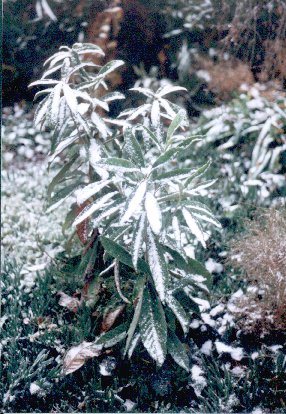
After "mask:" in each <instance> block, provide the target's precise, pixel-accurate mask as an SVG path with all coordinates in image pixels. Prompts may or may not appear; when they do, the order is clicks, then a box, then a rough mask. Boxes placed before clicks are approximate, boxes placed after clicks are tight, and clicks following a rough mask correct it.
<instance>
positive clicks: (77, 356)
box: [63, 341, 102, 375]
mask: <svg viewBox="0 0 286 414" xmlns="http://www.w3.org/2000/svg"><path fill="white" fill-rule="evenodd" d="M101 349H102V346H99V345H95V344H94V343H93V342H85V341H84V342H82V343H81V344H79V345H77V346H74V347H72V348H71V349H70V350H69V351H68V352H67V354H66V355H65V358H64V361H63V374H64V375H68V374H71V373H72V372H75V371H77V370H78V369H79V368H81V367H82V366H83V365H84V363H85V362H86V360H87V359H89V358H93V357H97V356H99V355H100V354H101Z"/></svg>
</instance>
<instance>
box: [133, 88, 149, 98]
mask: <svg viewBox="0 0 286 414" xmlns="http://www.w3.org/2000/svg"><path fill="white" fill-rule="evenodd" d="M129 90H130V91H135V92H139V93H142V94H143V95H145V96H147V97H148V98H153V97H154V93H153V92H152V91H151V90H150V89H148V88H141V87H136V88H131V89H129Z"/></svg>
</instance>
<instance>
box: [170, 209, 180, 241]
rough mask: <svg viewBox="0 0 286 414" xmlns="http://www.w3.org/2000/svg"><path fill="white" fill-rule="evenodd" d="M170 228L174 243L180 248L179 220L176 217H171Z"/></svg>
mask: <svg viewBox="0 0 286 414" xmlns="http://www.w3.org/2000/svg"><path fill="white" fill-rule="evenodd" d="M172 227H173V232H174V236H175V240H176V243H177V245H178V246H179V247H180V246H181V231H180V225H179V220H178V217H177V216H173V218H172Z"/></svg>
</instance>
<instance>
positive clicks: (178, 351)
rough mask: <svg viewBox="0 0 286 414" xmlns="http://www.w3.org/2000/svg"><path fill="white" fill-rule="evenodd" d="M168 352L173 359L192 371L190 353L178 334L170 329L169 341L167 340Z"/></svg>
mask: <svg viewBox="0 0 286 414" xmlns="http://www.w3.org/2000/svg"><path fill="white" fill-rule="evenodd" d="M167 347H168V352H169V354H170V355H171V357H172V358H173V360H174V361H175V362H176V363H177V364H178V365H179V366H180V367H181V368H183V369H185V370H186V371H187V372H189V371H190V363H189V357H188V354H187V352H186V350H185V348H184V345H183V344H182V342H181V341H180V340H179V339H178V337H177V335H176V334H175V333H174V332H172V331H169V332H168V342H167Z"/></svg>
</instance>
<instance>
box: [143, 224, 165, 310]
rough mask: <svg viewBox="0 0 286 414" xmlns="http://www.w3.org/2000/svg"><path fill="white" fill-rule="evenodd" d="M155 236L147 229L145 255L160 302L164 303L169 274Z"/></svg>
mask: <svg viewBox="0 0 286 414" xmlns="http://www.w3.org/2000/svg"><path fill="white" fill-rule="evenodd" d="M155 237H156V236H154V235H153V232H152V230H151V228H150V227H148V228H147V254H148V261H149V265H150V269H151V273H152V277H153V280H154V283H155V287H156V290H157V292H158V294H159V297H160V299H161V301H162V302H163V301H165V297H166V289H167V286H168V280H169V272H168V268H167V264H166V262H165V258H164V254H163V252H162V251H161V248H160V245H159V243H158V242H157V240H156V239H155Z"/></svg>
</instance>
